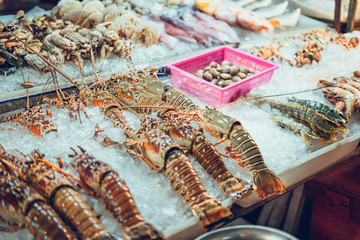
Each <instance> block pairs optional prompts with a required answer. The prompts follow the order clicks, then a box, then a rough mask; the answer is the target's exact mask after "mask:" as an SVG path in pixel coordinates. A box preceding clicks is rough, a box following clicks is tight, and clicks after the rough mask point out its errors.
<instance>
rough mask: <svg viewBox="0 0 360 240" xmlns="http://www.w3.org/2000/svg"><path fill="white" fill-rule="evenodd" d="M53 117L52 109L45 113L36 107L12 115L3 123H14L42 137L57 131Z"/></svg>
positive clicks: (46, 110)
mask: <svg viewBox="0 0 360 240" xmlns="http://www.w3.org/2000/svg"><path fill="white" fill-rule="evenodd" d="M51 116H52V113H51V110H50V109H48V108H47V109H45V112H44V111H43V109H42V107H41V106H36V107H33V108H31V109H28V110H26V111H24V112H20V113H15V114H13V115H10V116H9V117H7V118H6V119H5V120H4V121H2V122H14V123H16V124H17V125H18V126H22V127H25V128H27V129H29V131H30V132H31V133H32V134H34V135H36V136H39V137H40V136H42V135H44V134H47V133H49V132H51V131H57V126H56V124H55V123H53V122H52V121H51Z"/></svg>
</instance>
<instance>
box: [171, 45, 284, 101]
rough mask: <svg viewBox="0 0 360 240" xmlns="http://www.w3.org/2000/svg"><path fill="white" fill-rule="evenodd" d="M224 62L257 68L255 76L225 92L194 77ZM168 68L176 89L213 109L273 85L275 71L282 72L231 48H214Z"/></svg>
mask: <svg viewBox="0 0 360 240" xmlns="http://www.w3.org/2000/svg"><path fill="white" fill-rule="evenodd" d="M224 60H228V61H230V62H231V63H232V64H233V65H235V66H238V67H241V66H244V67H248V68H253V69H254V70H255V74H254V75H252V76H251V77H247V78H245V79H242V80H241V81H239V82H237V83H234V84H231V85H229V86H227V87H224V88H222V87H219V86H216V85H214V84H212V83H210V82H207V81H206V80H204V79H201V78H198V77H196V76H195V75H193V73H195V72H196V71H197V70H199V69H204V68H205V67H206V66H208V65H209V64H210V63H211V62H213V61H214V62H217V63H219V64H221V62H222V61H224ZM167 67H168V68H169V69H170V70H171V78H172V82H173V84H174V86H175V88H177V89H180V90H183V91H184V92H186V93H188V94H191V95H192V96H195V97H197V98H199V99H200V100H202V101H205V102H207V103H210V104H211V105H213V106H219V105H221V104H226V103H230V102H233V101H235V100H236V99H237V98H238V97H239V96H241V95H243V94H245V93H248V92H249V91H250V90H251V89H252V88H254V87H256V86H258V85H259V84H261V83H265V82H269V81H270V79H271V76H272V75H273V73H274V70H275V69H276V68H278V66H277V65H275V64H273V63H271V62H268V61H265V60H263V59H261V58H259V57H257V56H254V55H251V54H248V53H246V52H242V51H239V50H236V49H234V48H231V47H227V46H221V47H217V48H213V49H211V50H209V51H208V52H205V53H202V54H198V55H195V56H193V57H190V58H186V59H184V60H181V61H177V62H175V63H171V64H169V65H167Z"/></svg>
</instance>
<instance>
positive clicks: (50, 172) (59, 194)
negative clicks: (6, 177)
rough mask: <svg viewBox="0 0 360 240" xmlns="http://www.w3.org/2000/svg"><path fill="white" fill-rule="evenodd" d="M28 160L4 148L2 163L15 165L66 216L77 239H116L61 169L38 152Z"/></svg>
mask: <svg viewBox="0 0 360 240" xmlns="http://www.w3.org/2000/svg"><path fill="white" fill-rule="evenodd" d="M29 157H30V161H27V160H24V159H20V158H17V157H15V156H14V155H11V154H9V153H7V152H5V151H3V152H2V155H1V159H0V161H1V163H2V164H4V165H7V166H13V167H15V168H16V171H15V170H13V171H15V172H18V173H19V174H20V176H23V179H22V180H24V181H27V182H28V183H29V184H30V185H31V186H33V187H34V188H35V189H36V190H37V191H39V193H40V194H41V195H42V196H43V197H44V198H46V199H48V200H47V201H48V202H49V203H50V204H51V206H52V207H53V208H54V210H55V211H56V212H57V213H58V214H59V215H60V216H61V218H63V219H65V220H64V221H65V222H67V223H68V224H69V225H70V226H71V228H72V229H73V230H74V231H75V232H76V233H77V236H78V237H79V238H80V239H117V237H115V236H114V235H113V234H112V233H109V232H108V231H107V230H106V229H105V227H103V226H102V225H101V224H100V222H99V221H98V219H97V218H96V216H95V215H94V213H93V211H92V210H91V209H90V207H89V206H88V204H87V203H86V202H85V200H84V199H83V198H82V197H81V195H80V193H79V192H77V191H76V190H75V187H74V185H73V184H72V183H71V181H70V180H69V179H68V178H67V175H65V174H64V173H63V172H60V171H58V170H56V169H55V168H54V167H53V165H52V164H50V163H48V162H47V161H46V160H45V159H44V155H43V154H41V153H40V152H39V151H36V150H35V151H33V152H32V153H31V154H30V156H29Z"/></svg>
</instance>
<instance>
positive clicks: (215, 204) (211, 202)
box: [192, 199, 233, 229]
mask: <svg viewBox="0 0 360 240" xmlns="http://www.w3.org/2000/svg"><path fill="white" fill-rule="evenodd" d="M192 212H193V213H194V215H196V216H197V217H198V219H199V220H200V223H201V225H202V226H203V227H204V228H206V229H213V228H216V227H218V226H217V225H222V224H223V223H224V222H225V221H226V220H228V219H231V218H232V216H233V215H232V213H231V211H230V210H229V209H228V208H227V207H225V206H224V205H223V204H222V203H221V202H220V201H218V200H216V199H208V200H206V201H204V202H202V203H200V204H198V205H195V206H194V207H193V209H192Z"/></svg>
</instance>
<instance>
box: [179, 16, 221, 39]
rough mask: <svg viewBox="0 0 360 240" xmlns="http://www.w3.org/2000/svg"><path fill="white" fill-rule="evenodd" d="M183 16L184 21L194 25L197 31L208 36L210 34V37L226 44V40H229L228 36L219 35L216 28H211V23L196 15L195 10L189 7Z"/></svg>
mask: <svg viewBox="0 0 360 240" xmlns="http://www.w3.org/2000/svg"><path fill="white" fill-rule="evenodd" d="M181 18H182V19H183V20H184V22H185V23H186V24H188V25H191V26H193V28H194V29H195V31H197V32H200V33H202V34H204V35H206V36H208V39H209V38H210V39H211V38H212V39H215V40H216V41H218V42H219V43H220V44H225V43H226V42H228V37H227V36H221V35H219V34H218V33H217V32H216V31H215V30H214V29H212V28H210V27H209V25H208V24H207V22H205V21H203V20H200V19H198V18H197V17H196V16H195V15H194V11H193V10H190V9H187V10H185V11H184V12H183V15H182V16H181Z"/></svg>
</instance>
